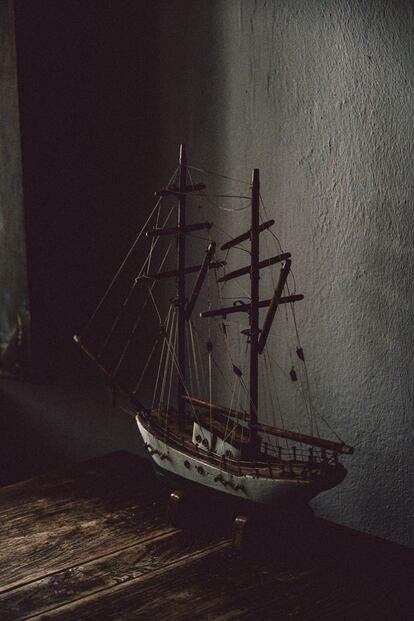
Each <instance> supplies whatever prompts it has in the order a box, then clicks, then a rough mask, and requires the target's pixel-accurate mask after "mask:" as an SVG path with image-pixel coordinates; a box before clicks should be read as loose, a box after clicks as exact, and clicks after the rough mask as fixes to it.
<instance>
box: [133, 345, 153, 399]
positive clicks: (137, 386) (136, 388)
mask: <svg viewBox="0 0 414 621" xmlns="http://www.w3.org/2000/svg"><path fill="white" fill-rule="evenodd" d="M159 342H160V337H159V336H158V337H157V338H156V340H155V342H154V345H153V346H152V349H151V352H150V355H149V356H148V358H147V362H146V363H145V365H144V369H143V371H142V372H141V375H140V376H139V379H138V381H137V383H136V385H135V387H134V389H133V391H132V394H133V395H135V394H136V393H137V392H138V389H139V388H140V386H141V382H142V380H143V379H144V375H145V373H146V371H147V369H148V366H149V363H150V362H151V359H152V356H153V355H154V352H155V349H156V347H157V345H158V343H159Z"/></svg>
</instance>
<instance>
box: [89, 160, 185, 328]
mask: <svg viewBox="0 0 414 621" xmlns="http://www.w3.org/2000/svg"><path fill="white" fill-rule="evenodd" d="M177 172H178V168H176V170H175V172H174V174H173V175H171V178H170V180H169V182H168V185H169V184H170V183H172V182H173V181H174V180H175V178H176V176H177ZM161 201H162V197H160V198H159V199H158V200H157V202H156V203H155V205H154V207H153V208H152V210H151V212H150V214H149V216H148V218H147V219H146V220H145V223H144V225H143V227H142V228H141V229H140V231H139V232H138V235H137V237H136V238H135V240H134V242H133V243H132V245H131V247H130V249H129V251H128V252H127V254H126V256H125V258H124V260H123V261H122V263H121V265H120V266H119V268H118V269H117V271H116V272H115V275H114V277H113V278H112V280H111V282H110V283H109V286H108V288H107V289H106V291H105V293H104V294H103V296H102V298H101V299H100V301H99V302H98V305H97V307H96V308H95V310H94V312H93V313H92V315H91V317H90V318H89V320H88V321H87V323H86V326H85V328H84V330H83V331H82V336H85V335H86V333H87V332H88V330H89V328H90V326H91V323H92V321H93V320H94V319H95V317H96V315H97V313H98V312H99V310H100V308H101V306H102V304H103V303H104V302H105V300H106V298H107V297H108V294H109V292H110V291H111V289H112V287H113V286H114V284H115V282H116V281H117V279H118V276H119V275H120V273H121V272H122V270H123V268H124V267H125V264H126V262H127V261H128V259H129V257H130V256H131V254H132V252H133V251H134V249H135V247H136V245H137V243H138V242H139V240H140V239H141V237H142V234H143V232H144V230H145V229H146V227H147V226H148V223H149V222H150V220H151V218H152V216H153V215H154V213H155V211H156V209H157V207H158V206H159V204H160V203H161Z"/></svg>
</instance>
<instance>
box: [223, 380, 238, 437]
mask: <svg viewBox="0 0 414 621" xmlns="http://www.w3.org/2000/svg"><path fill="white" fill-rule="evenodd" d="M237 387H238V382H237V377H235V378H234V386H233V392H232V395H231V400H230V408H229V409H230V412H229V415H228V416H227V421H226V429H225V432H224V437H223V442H227V440H229V439H230V438H231V439H232V440H234V432H235V430H236V428H237V424H238V416H237V415H236V416H235V420H234V421H231V420H230V415H231V411H232V410H233V403H234V396H235V393H236V390H237ZM229 423H230V424H231V425H232V426H231V429H230V431H228V427H229Z"/></svg>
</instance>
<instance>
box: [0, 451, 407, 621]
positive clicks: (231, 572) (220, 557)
mask: <svg viewBox="0 0 414 621" xmlns="http://www.w3.org/2000/svg"><path fill="white" fill-rule="evenodd" d="M167 497H168V492H167V490H166V489H165V488H164V487H163V486H162V485H161V484H159V482H158V481H157V480H156V479H155V478H154V476H153V474H152V470H151V468H150V465H149V464H148V463H147V462H145V461H143V460H141V459H139V458H138V457H135V456H133V455H131V454H129V453H113V454H111V455H107V456H105V457H102V458H97V459H93V460H91V461H89V462H86V463H83V464H80V465H78V466H75V467H73V468H71V469H67V470H65V471H61V472H56V473H52V474H47V475H44V476H40V477H36V478H34V479H31V480H29V481H24V482H21V483H17V484H14V485H10V486H8V487H5V488H3V489H1V490H0V519H1V523H0V619H1V621H9V620H12V619H13V620H15V619H73V620H76V621H81V620H83V619H97V620H99V621H101V620H103V619H116V620H122V619H153V620H157V621H158V620H163V619H171V620H174V621H175V620H179V619H191V620H193V619H194V620H195V619H197V620H206V619H209V620H212V619H220V620H222V621H224V620H226V621H228V620H230V619H237V620H239V619H254V620H255V621H256V620H261V619H274V620H279V619H280V620H286V619H305V620H307V619H313V620H315V621H316V620H318V621H319V620H325V619H336V620H338V619H349V620H350V621H354V620H355V619H361V620H362V619H363V620H364V621H369V620H371V619H375V620H379V619H381V620H382V619H386V620H389V621H396V620H399V619H404V620H405V619H407V620H409V619H412V618H414V616H412V614H411V613H412V609H411V608H410V606H411V604H412V600H411V594H410V586H411V588H412V586H413V585H412V583H410V572H411V570H412V557H411V553H410V551H409V550H407V549H404V548H402V547H400V546H397V545H395V544H391V543H387V542H385V541H382V540H379V539H376V538H373V537H369V536H367V535H362V534H360V533H356V532H355V531H352V530H349V529H345V528H342V527H338V526H335V525H334V524H332V523H329V522H326V521H323V520H318V519H316V520H314V521H312V523H311V524H308V525H307V526H306V525H303V527H299V528H298V527H297V525H296V527H295V528H291V527H286V528H284V527H281V525H279V526H277V527H276V526H274V528H273V529H270V530H268V532H264V533H260V532H257V533H256V535H255V538H254V545H253V546H252V547H251V548H249V549H248V550H245V551H244V552H242V553H240V552H237V551H235V550H234V549H233V548H232V546H231V541H230V526H231V520H229V519H227V518H228V516H227V515H223V514H222V513H220V511H216V510H215V508H214V507H210V508H209V507H204V509H203V508H200V507H198V509H197V512H196V514H195V515H192V517H191V520H190V522H192V523H193V524H192V525H191V526H188V527H186V528H183V529H182V530H180V529H177V528H173V527H171V526H169V525H168V523H167V522H166V519H165V509H166V502H167ZM208 526H209V527H208ZM265 530H266V529H265ZM411 578H412V574H411Z"/></svg>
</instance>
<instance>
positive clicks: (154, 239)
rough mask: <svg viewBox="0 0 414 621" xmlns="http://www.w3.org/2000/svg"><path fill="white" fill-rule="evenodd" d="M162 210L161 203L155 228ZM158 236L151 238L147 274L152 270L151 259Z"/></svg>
mask: <svg viewBox="0 0 414 621" xmlns="http://www.w3.org/2000/svg"><path fill="white" fill-rule="evenodd" d="M160 211H161V204H160V205H159V207H158V213H157V218H156V220H155V228H156V229H158V222H159V218H160ZM156 239H157V238H156V237H153V238H152V239H151V248H150V251H149V255H148V265H147V274H149V271H150V266H151V259H152V253H153V251H154V248H155V242H156Z"/></svg>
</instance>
